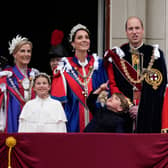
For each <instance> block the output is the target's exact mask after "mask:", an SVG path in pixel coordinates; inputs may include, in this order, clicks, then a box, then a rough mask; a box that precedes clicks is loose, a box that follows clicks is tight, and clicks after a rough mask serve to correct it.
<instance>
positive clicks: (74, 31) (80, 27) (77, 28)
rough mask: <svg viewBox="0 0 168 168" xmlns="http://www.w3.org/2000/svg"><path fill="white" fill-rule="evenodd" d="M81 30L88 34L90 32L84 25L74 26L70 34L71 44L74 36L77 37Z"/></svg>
mask: <svg viewBox="0 0 168 168" xmlns="http://www.w3.org/2000/svg"><path fill="white" fill-rule="evenodd" d="M80 29H83V30H86V31H87V32H88V33H89V30H88V29H87V27H86V26H84V25H82V24H77V25H76V26H74V27H73V28H72V29H71V32H70V34H69V36H70V38H69V42H72V38H73V36H74V35H75V33H76V32H77V31H78V30H80Z"/></svg>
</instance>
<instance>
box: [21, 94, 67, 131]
mask: <svg viewBox="0 0 168 168" xmlns="http://www.w3.org/2000/svg"><path fill="white" fill-rule="evenodd" d="M66 122H67V119H66V115H65V112H64V109H63V106H62V104H61V103H60V102H59V101H57V100H55V99H52V98H51V97H50V96H49V97H48V98H45V99H41V98H40V97H38V96H36V98H35V99H32V100H29V101H28V102H27V103H26V104H25V105H24V107H23V109H22V111H21V114H20V116H19V130H18V132H67V129H66Z"/></svg>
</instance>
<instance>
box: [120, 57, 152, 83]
mask: <svg viewBox="0 0 168 168" xmlns="http://www.w3.org/2000/svg"><path fill="white" fill-rule="evenodd" d="M154 61H155V59H154V55H153V54H152V56H151V59H150V62H149V64H148V67H147V68H146V69H144V70H143V72H142V73H141V74H140V77H139V78H138V79H137V80H135V79H133V78H132V77H131V75H130V73H129V72H128V69H127V67H126V65H125V60H124V59H121V60H120V62H121V66H122V69H123V71H124V73H125V75H126V76H127V78H128V79H129V80H130V81H131V82H132V83H134V84H137V83H141V82H142V81H143V80H144V78H145V77H146V74H147V72H149V71H150V70H151V68H152V66H153V63H154Z"/></svg>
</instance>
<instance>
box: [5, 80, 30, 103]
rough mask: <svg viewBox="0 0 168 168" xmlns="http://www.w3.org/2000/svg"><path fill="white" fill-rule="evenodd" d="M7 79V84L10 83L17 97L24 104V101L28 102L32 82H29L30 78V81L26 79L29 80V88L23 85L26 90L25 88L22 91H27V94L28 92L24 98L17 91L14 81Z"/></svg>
mask: <svg viewBox="0 0 168 168" xmlns="http://www.w3.org/2000/svg"><path fill="white" fill-rule="evenodd" d="M8 79H9V82H10V84H11V86H12V88H13V89H14V91H15V92H16V93H17V94H18V95H19V97H20V98H21V99H22V100H23V101H24V102H26V101H28V100H30V99H31V89H32V80H31V78H30V80H29V79H27V80H29V87H28V84H26V85H25V88H27V89H25V88H24V87H23V89H24V91H27V92H28V95H27V96H26V97H23V96H22V94H21V93H20V91H19V90H18V88H17V86H16V84H15V83H14V81H13V80H12V78H11V77H9V78H8ZM22 86H23V85H22Z"/></svg>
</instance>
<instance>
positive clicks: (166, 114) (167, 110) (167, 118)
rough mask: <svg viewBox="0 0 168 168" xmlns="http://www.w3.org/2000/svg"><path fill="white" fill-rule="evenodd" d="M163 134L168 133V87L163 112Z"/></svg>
mask: <svg viewBox="0 0 168 168" xmlns="http://www.w3.org/2000/svg"><path fill="white" fill-rule="evenodd" d="M162 132H165V133H167V132H168V85H167V87H166V91H165V96H164V102H163V111H162Z"/></svg>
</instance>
